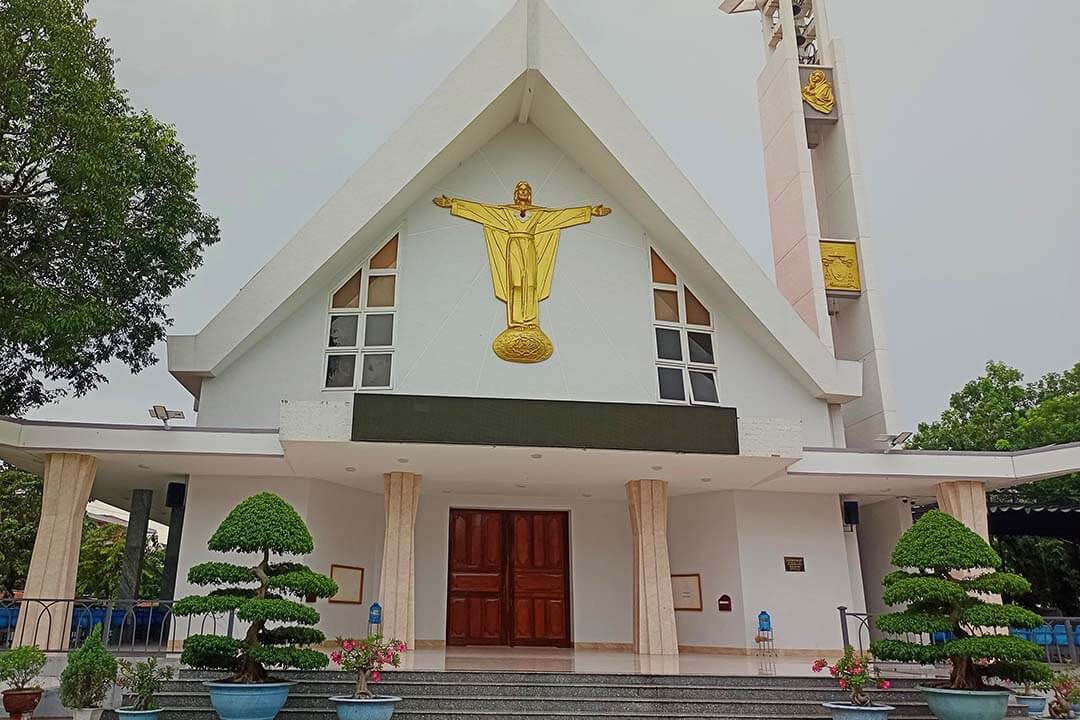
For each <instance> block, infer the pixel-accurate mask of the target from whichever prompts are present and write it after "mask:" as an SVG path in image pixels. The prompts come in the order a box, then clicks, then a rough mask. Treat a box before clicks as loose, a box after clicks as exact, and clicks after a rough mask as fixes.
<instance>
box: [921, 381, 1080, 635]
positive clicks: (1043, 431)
mask: <svg viewBox="0 0 1080 720" xmlns="http://www.w3.org/2000/svg"><path fill="white" fill-rule="evenodd" d="M1023 380H1024V378H1023V375H1022V374H1021V373H1020V371H1019V370H1017V369H1015V368H1012V367H1009V366H1008V365H1006V364H1004V363H1000V362H993V361H991V362H988V363H987V364H986V374H985V375H982V376H980V377H977V378H975V379H974V380H972V381H970V382H968V383H967V384H966V385H964V387H963V388H962V389H961V390H960V391H959V392H957V393H954V394H953V395H952V397H950V399H949V407H948V408H947V409H946V410H945V412H943V413H942V415H941V418H940V419H938V420H936V421H934V422H929V423H920V424H919V428H918V433H916V435H915V437H914V438H913V439H912V441H911V443H910V444H909V447H913V448H919V449H924V450H984V451H986V450H1025V449H1029V448H1034V447H1041V446H1043V445H1054V444H1058V443H1068V442H1077V441H1080V363H1078V364H1077V365H1075V366H1074V367H1072V368H1071V369H1069V370H1066V371H1065V372H1062V373H1048V374H1047V375H1044V376H1043V377H1041V378H1039V379H1038V380H1036V381H1034V382H1030V383H1025V382H1024V381H1023ZM989 500H990V502H991V503H993V502H998V503H1060V504H1077V503H1080V474H1072V475H1065V476H1061V477H1055V478H1047V479H1045V480H1040V481H1038V482H1034V483H1028V484H1025V485H1019V486H1017V487H1013V488H1007V489H1004V490H998V491H995V492H993V493H991V494H990V496H989ZM995 542H996V544H997V547H998V550H999V552H1000V553H1001V555H1002V556H1003V557H1004V558H1005V562H1006V563H1007V564H1008V565H1009V567H1011V568H1012V569H1015V570H1017V571H1018V572H1020V573H1021V574H1023V575H1024V576H1026V577H1028V578H1030V579H1031V580H1032V582H1033V584H1034V587H1033V589H1032V591H1031V592H1029V593H1026V594H1025V595H1024V596H1023V597H1022V598H1018V599H1020V600H1021V601H1022V602H1023V603H1024V604H1026V605H1028V606H1029V607H1036V608H1047V609H1048V608H1057V609H1060V610H1061V611H1063V612H1065V613H1070V614H1075V613H1080V547H1077V545H1076V544H1075V543H1071V542H1067V541H1064V540H1060V539H1057V538H1042V537H1015V536H1007V537H998V538H995Z"/></svg>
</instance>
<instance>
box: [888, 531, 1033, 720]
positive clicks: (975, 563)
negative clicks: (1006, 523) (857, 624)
mask: <svg viewBox="0 0 1080 720" xmlns="http://www.w3.org/2000/svg"><path fill="white" fill-rule="evenodd" d="M892 563H893V565H895V566H897V567H899V568H907V569H906V570H897V571H895V572H891V573H889V574H888V575H886V576H885V578H884V580H883V583H884V585H885V593H884V596H883V599H884V600H885V603H886V604H887V605H906V606H907V607H906V609H905V610H903V611H901V612H894V613H888V614H885V615H881V616H879V617H878V618H877V620H876V625H877V629H878V630H880V631H881V632H883V633H885V634H888V635H901V636H905V635H907V636H908V637H910V635H916V636H918V635H926V634H931V633H937V632H951V633H952V637H951V638H950V639H948V640H946V641H944V642H942V643H938V644H931V645H924V644H920V643H918V642H913V641H911V640H908V639H890V638H886V639H881V640H876V641H874V642H873V643H871V645H870V651H871V652H872V653H873V654H874V657H875V658H877V659H878V660H895V661H899V662H919V663H922V664H926V665H929V664H934V663H937V662H942V661H948V663H949V665H950V666H951V667H950V673H949V680H948V682H947V683H945V684H944V685H943V686H941V687H921V688H919V689H920V690H921V691H922V693H923V695H924V697H925V698H926V702H927V704H928V705H929V706H930V710H931V712H933V713H934V715H935V716H937V717H938V718H941V720H960V719H963V720H983V719H985V720H1001V718H1003V717H1004V716H1005V709H1006V706H1007V705H1008V702H1009V691H1008V690H1007V689H1006V688H1004V687H999V686H995V685H992V684H988V683H987V680H988V679H991V678H998V679H1000V680H1011V681H1013V682H1022V683H1023V682H1045V681H1047V680H1049V679H1050V668H1049V666H1047V665H1046V663H1044V662H1042V657H1043V651H1042V649H1041V648H1040V647H1039V646H1038V645H1036V644H1035V643H1033V642H1030V641H1028V640H1024V639H1023V638H1018V637H1014V636H1012V635H1004V634H1000V632H1001V630H1000V629H1001V628H1009V627H1014V628H1034V627H1039V626H1040V625H1042V624H1043V619H1042V618H1041V617H1039V616H1038V615H1037V614H1035V613H1033V612H1031V611H1030V610H1025V609H1024V608H1022V607H1019V606H1017V605H1011V604H999V603H997V602H991V601H990V600H989V599H987V597H986V596H987V595H1001V594H1007V595H1019V594H1021V593H1025V592H1027V591H1028V590H1030V588H1031V585H1030V584H1029V583H1028V581H1027V580H1025V579H1024V578H1022V577H1020V576H1019V575H1013V574H1011V573H1005V572H1000V571H999V570H998V569H999V568H1000V567H1001V557H1000V556H999V555H998V554H997V553H996V552H995V551H994V549H993V548H991V547H990V545H989V543H987V542H986V541H985V540H983V539H982V538H981V537H979V536H978V535H977V534H975V532H973V531H972V530H970V529H969V528H968V527H966V526H965V525H964V524H963V523H961V522H960V521H959V520H957V519H955V518H953V517H951V516H949V515H946V514H945V513H943V512H940V511H938V510H931V511H929V512H927V513H926V514H925V515H923V516H922V517H921V518H919V520H918V522H916V523H915V524H914V525H913V526H912V527H911V528H910V529H909V530H908V531H907V532H905V533H904V534H903V536H902V537H901V538H900V540H899V542H897V543H896V548H895V549H894V550H893V554H892Z"/></svg>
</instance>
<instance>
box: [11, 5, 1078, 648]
mask: <svg viewBox="0 0 1080 720" xmlns="http://www.w3.org/2000/svg"><path fill="white" fill-rule="evenodd" d="M823 4H824V2H823V0H814V2H813V3H811V2H809V0H806V1H804V2H803V4H802V10H801V11H800V13H799V15H797V16H795V15H793V14H792V4H791V3H784V2H781V3H777V2H771V3H767V2H763V1H762V0H757V1H755V0H728V2H726V3H724V5H723V9H724V10H726V11H727V12H730V13H732V14H733V15H734V17H733V18H732V19H731V20H730V21H731V22H736V21H739V22H755V19H756V20H757V21H760V22H761V27H762V32H763V41H764V45H765V50H766V52H765V55H766V58H765V64H764V68H763V70H762V71H761V74H760V78H759V81H758V88H759V103H760V115H761V139H762V144H763V157H764V165H765V177H766V181H767V182H766V188H765V190H766V192H767V194H768V207H769V213H770V219H771V228H772V243H773V250H774V258H775V275H774V276H775V282H774V280H773V279H772V278H771V277H770V276H769V275H768V274H766V273H765V272H763V271H762V269H761V268H760V267H759V266H758V265H757V264H756V263H755V261H754V260H753V259H752V258H751V256H750V255H749V254H748V252H747V250H746V249H745V248H744V246H743V245H742V244H741V243H740V241H739V239H738V238H736V237H734V236H733V235H732V233H731V232H730V231H729V230H728V228H727V227H726V226H725V225H724V222H723V220H722V218H720V217H718V216H717V214H716V213H715V212H714V210H713V209H712V208H711V207H710V206H709V205H708V204H707V203H706V202H705V200H704V199H703V198H702V197H701V195H700V194H699V193H698V192H697V191H696V190H695V188H694V186H693V185H692V184H691V183H690V181H689V180H688V179H687V178H686V177H685V175H684V174H683V173H682V172H681V171H680V168H679V167H678V166H677V165H676V163H675V162H673V161H672V159H671V158H670V157H669V156H668V155H667V154H666V153H665V152H664V150H663V149H662V148H661V146H660V145H659V144H658V143H657V142H656V140H655V139H654V138H653V137H652V135H650V133H649V131H648V130H647V129H646V128H645V127H644V126H643V125H642V123H641V122H640V121H639V120H638V118H637V117H636V116H635V114H634V111H633V109H632V108H631V107H630V106H628V105H627V103H626V102H625V101H624V100H623V98H621V97H620V96H619V94H618V93H617V92H616V90H615V89H614V88H613V87H612V85H611V83H609V82H608V80H607V79H606V78H605V77H604V75H603V73H602V72H601V71H600V70H599V69H598V68H597V67H596V65H595V64H594V63H593V62H592V61H591V60H590V58H589V56H588V54H587V53H586V52H585V51H584V50H583V49H582V47H581V46H580V45H579V43H578V42H577V41H576V40H575V38H574V35H573V34H572V33H571V32H570V31H568V29H567V28H566V27H565V26H564V25H563V23H562V22H560V20H559V18H558V17H557V16H556V15H555V14H554V13H553V11H552V10H551V9H550V8H549V7H548V6H547V5H546V4H545V3H544V2H543V0H520V1H519V2H518V3H517V4H515V5H514V6H513V7H512V9H511V10H510V11H509V12H508V13H507V14H506V16H505V17H503V18H502V19H501V20H500V21H499V22H498V23H497V24H496V26H495V27H494V28H493V29H492V30H491V31H490V33H489V34H488V35H487V36H485V37H484V38H483V39H482V40H481V41H480V43H479V44H478V45H476V47H475V48H473V49H472V51H471V52H470V53H469V54H468V55H467V56H466V57H465V59H464V60H463V61H462V62H461V63H460V64H459V65H458V66H457V67H456V68H455V69H453V70H452V71H451V72H450V73H449V75H448V76H447V77H446V78H445V80H444V81H443V82H442V84H441V85H439V86H438V88H437V89H436V90H435V91H434V92H433V93H432V94H431V95H430V96H429V97H428V98H427V99H426V100H425V101H424V102H423V103H422V104H421V105H420V106H419V107H418V108H417V109H416V111H415V112H414V113H413V114H412V116H411V117H409V118H408V120H406V121H405V123H404V124H403V125H402V126H401V127H400V128H398V129H397V130H396V131H395V132H394V133H393V134H392V135H391V136H390V137H388V138H387V139H386V141H385V143H384V144H383V145H382V146H381V147H380V148H379V149H378V150H377V151H376V152H375V153H374V154H373V155H372V156H371V158H370V159H369V160H368V161H367V162H365V163H364V165H363V166H362V167H361V168H360V169H359V170H358V171H357V172H356V174H355V175H354V176H353V177H352V178H351V179H350V180H349V181H348V182H347V183H346V184H345V185H344V186H343V187H342V188H341V189H340V190H338V191H337V193H336V194H334V195H333V196H332V197H331V198H329V199H328V200H327V202H326V203H325V204H324V205H323V206H322V208H321V209H320V210H319V211H318V212H317V213H316V214H315V215H314V217H312V218H311V219H310V220H309V221H308V222H307V223H306V224H305V225H304V226H303V227H302V228H301V229H300V230H299V232H297V233H296V235H295V236H294V237H293V238H292V239H291V240H290V241H289V242H288V243H287V244H286V245H285V246H284V247H283V249H282V250H281V251H280V252H279V253H278V254H277V255H276V256H274V257H273V258H272V259H271V260H270V261H269V262H268V263H267V264H266V265H265V266H264V267H263V268H262V269H261V270H260V271H259V272H258V273H257V274H256V275H255V276H254V277H253V278H252V279H251V280H250V281H249V282H248V283H247V284H246V285H244V287H243V288H241V289H240V291H239V292H238V293H237V294H236V296H235V297H234V298H233V299H232V300H231V301H230V302H229V303H228V304H227V305H226V306H225V307H223V308H222V309H221V310H220V312H218V314H217V315H216V316H215V317H214V318H213V319H212V320H211V321H210V322H209V324H207V325H206V327H204V328H203V329H202V330H201V331H200V332H198V333H197V334H194V335H177V336H171V337H170V338H169V339H168V367H169V370H170V372H171V373H172V375H173V376H174V377H175V378H176V380H177V381H178V382H180V383H182V384H183V386H184V387H185V388H187V389H188V390H189V391H190V392H191V394H192V395H193V397H194V403H195V407H196V409H197V410H198V420H197V425H195V426H191V427H173V428H172V429H165V428H164V427H162V425H161V424H160V423H155V424H148V425H145V426H143V425H138V426H135V425H111V424H87V423H75V422H53V421H50V422H42V421H30V420H22V419H14V418H6V419H0V457H2V458H3V459H5V460H7V461H9V462H11V463H13V464H15V465H17V466H19V467H23V468H25V469H28V470H33V471H36V472H40V473H42V474H43V476H44V478H45V501H44V508H45V510H44V512H43V518H42V523H41V529H40V530H39V535H38V539H37V544H36V545H35V549H34V557H33V563H32V567H31V572H30V578H29V581H28V584H27V590H26V596H27V597H32V596H36V597H71V595H72V593H73V592H74V579H75V566H76V564H77V547H78V535H79V531H80V529H81V518H82V513H83V510H84V508H85V505H86V503H87V501H88V500H89V499H98V500H102V501H104V502H106V503H110V504H113V505H116V506H118V507H122V508H125V509H130V510H131V511H132V518H133V520H132V525H133V526H134V527H136V528H137V527H139V525H140V522H139V521H140V520H141V523H142V525H143V526H145V521H146V518H152V519H155V520H159V521H162V522H167V523H170V524H171V528H170V548H169V553H170V554H169V557H170V563H171V569H170V572H171V571H175V572H176V576H177V578H178V579H177V580H176V583H175V596H176V597H182V596H183V595H185V594H187V593H188V592H189V591H191V590H192V588H191V587H189V586H188V585H187V583H186V582H185V575H186V570H187V568H188V567H190V566H192V565H194V564H196V563H199V562H203V561H205V560H207V559H210V557H211V556H210V554H209V553H208V551H207V549H206V541H207V539H208V537H209V535H210V534H211V533H212V532H213V530H214V529H215V528H216V527H217V525H218V523H219V522H220V521H221V520H222V519H223V518H224V517H225V515H226V514H227V513H228V511H229V510H230V509H231V508H232V507H233V506H234V505H235V504H236V503H237V502H239V501H240V500H242V499H244V498H246V497H248V496H250V495H253V494H255V493H258V492H261V491H270V492H274V493H276V494H278V495H280V496H281V497H283V498H285V499H286V500H287V501H289V502H290V503H291V504H292V505H293V506H294V507H295V508H296V509H297V511H298V512H299V513H300V514H301V515H302V517H303V518H304V519H305V521H306V522H307V524H308V526H309V528H310V529H311V532H312V534H313V536H314V540H315V551H314V553H313V554H312V555H310V556H309V557H307V558H306V559H305V561H306V562H307V563H308V564H310V565H311V566H313V567H314V568H315V569H317V570H319V571H321V572H324V573H327V574H329V573H331V572H332V571H333V572H334V574H335V576H336V577H338V578H339V579H341V580H343V582H342V585H343V593H344V592H346V586H348V588H347V594H348V595H349V597H347V598H346V597H342V598H337V600H339V602H327V601H318V603H317V607H318V610H319V611H320V613H321V614H322V618H323V621H322V623H321V628H322V629H323V630H324V631H325V633H326V634H327V636H328V637H333V636H335V635H358V634H363V633H364V632H366V628H367V616H368V608H369V606H370V604H371V603H372V602H374V601H378V602H379V603H380V604H381V606H382V608H383V616H384V618H383V619H384V632H385V633H386V634H388V635H391V636H395V637H400V638H402V639H404V640H406V641H408V642H410V643H411V644H412V645H415V646H417V647H421V648H424V647H426V648H441V647H444V646H454V645H494V646H521V645H526V646H555V647H575V648H595V649H604V650H626V651H633V652H637V653H641V654H645V655H673V654H677V653H680V652H683V653H686V652H701V653H725V654H742V653H749V652H751V651H752V648H753V647H754V640H755V635H756V633H757V616H758V614H759V613H760V612H761V611H762V610H766V611H767V612H768V613H769V614H770V616H771V618H772V622H773V626H774V628H775V644H776V647H777V649H778V650H779V652H781V653H799V652H809V651H813V652H821V651H830V650H835V649H837V648H839V647H840V646H841V634H840V626H839V622H838V620H837V608H838V607H839V606H845V607H847V608H850V609H852V610H856V611H866V610H869V611H871V612H874V611H877V610H880V609H881V603H880V590H879V585H880V579H881V577H882V575H883V574H884V573H885V572H887V571H888V569H889V561H888V558H889V554H890V552H891V549H892V546H893V544H894V543H895V541H896V539H897V538H898V537H899V535H900V533H901V532H903V530H905V529H906V528H907V527H908V526H909V525H910V523H911V502H912V500H916V501H934V500H935V499H936V501H937V502H939V503H940V506H941V507H942V509H943V510H945V511H947V512H949V513H951V514H953V515H954V516H956V517H958V518H960V519H961V520H962V521H963V522H965V523H967V524H968V525H969V526H970V527H972V528H974V529H976V530H977V531H979V532H981V533H982V534H983V535H984V536H986V535H987V519H986V500H985V492H986V490H988V489H995V488H1001V487H1007V486H1010V485H1015V484H1018V483H1024V482H1030V481H1032V480H1037V479H1040V478H1044V477H1051V476H1054V475H1060V474H1064V473H1066V472H1070V471H1075V470H1077V469H1080V446H1056V447H1052V448H1043V449H1040V450H1036V451H1029V452H1024V453H950V452H925V451H905V450H903V449H902V447H895V448H894V447H893V444H894V442H895V440H896V436H897V434H898V433H900V431H902V430H905V428H901V427H898V426H897V421H896V417H897V415H896V405H897V398H896V397H895V395H894V392H893V389H892V385H891V381H890V374H891V368H890V361H889V341H888V337H887V335H886V328H885V317H884V316H885V310H886V306H887V303H886V300H885V299H884V298H883V297H882V295H881V292H880V284H879V283H880V275H879V268H878V267H877V265H878V262H877V261H878V257H877V252H876V249H875V244H874V235H873V231H872V229H870V228H869V227H868V225H867V218H866V214H865V205H864V187H863V182H862V180H863V176H862V171H861V169H860V167H859V165H858V160H857V158H858V152H857V150H856V147H855V129H854V126H853V125H854V117H855V115H854V112H853V106H854V104H855V101H854V99H853V97H852V90H851V88H850V87H849V85H848V80H847V67H846V62H847V61H846V59H845V56H844V54H843V52H842V47H841V45H840V44H839V43H838V42H837V41H836V40H834V39H832V38H830V37H829V35H828V29H827V25H826V22H825V16H824V12H823V11H824V8H823V7H822V5H823ZM744 12H745V13H746V14H741V13H744ZM797 37H798V38H801V39H803V40H804V41H805V42H804V43H803V45H802V46H801V47H800V45H799V43H798V42H797V40H796V38H797ZM282 171H283V172H285V171H286V170H285V169H284V168H283V169H282ZM522 181H524V183H527V184H528V187H526V186H525V185H523V184H521V183H522ZM433 200H434V201H433ZM226 241H227V239H226ZM147 400H148V401H150V400H152V398H147ZM147 404H149V402H148V403H147ZM170 486H171V487H172V488H173V489H172V490H171V491H169V490H167V488H169V487H170ZM177 488H179V489H177ZM856 508H857V509H858V512H857V511H856ZM170 516H171V518H172V520H171V521H170ZM73 549H75V552H74V553H73ZM359 569H362V572H360V570H359ZM346 578H347V580H346ZM361 578H362V584H361V583H360V582H359V581H360V579H361ZM358 584H359V585H361V586H360V587H357V585H358Z"/></svg>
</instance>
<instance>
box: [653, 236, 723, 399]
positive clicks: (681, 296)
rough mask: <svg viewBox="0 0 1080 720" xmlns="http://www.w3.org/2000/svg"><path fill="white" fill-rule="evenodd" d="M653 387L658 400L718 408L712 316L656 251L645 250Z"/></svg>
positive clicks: (718, 391)
mask: <svg viewBox="0 0 1080 720" xmlns="http://www.w3.org/2000/svg"><path fill="white" fill-rule="evenodd" d="M649 263H650V271H651V273H652V300H653V331H654V334H655V336H656V388H657V396H658V397H659V398H660V401H661V402H673V403H691V404H694V405H719V404H720V390H719V387H718V386H717V382H716V348H715V346H714V343H713V337H714V336H713V323H712V313H711V312H710V311H709V309H708V308H707V307H706V306H705V303H703V302H702V301H701V300H700V299H699V298H698V297H697V295H695V294H694V293H693V292H692V291H691V290H690V288H688V287H686V285H685V284H683V283H682V282H681V281H680V279H679V277H678V275H677V274H676V273H675V271H674V270H672V268H671V265H669V264H668V263H667V262H666V261H664V259H663V258H662V257H660V254H659V253H657V252H656V250H650V251H649Z"/></svg>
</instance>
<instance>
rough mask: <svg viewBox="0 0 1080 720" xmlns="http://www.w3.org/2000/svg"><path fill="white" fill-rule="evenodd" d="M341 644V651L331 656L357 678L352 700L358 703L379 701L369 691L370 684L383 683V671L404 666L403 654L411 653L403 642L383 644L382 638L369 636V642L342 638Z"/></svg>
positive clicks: (392, 641) (385, 641) (339, 640)
mask: <svg viewBox="0 0 1080 720" xmlns="http://www.w3.org/2000/svg"><path fill="white" fill-rule="evenodd" d="M338 643H339V644H340V645H341V649H340V650H335V651H334V652H332V653H330V659H331V660H333V661H334V662H335V663H337V664H338V665H340V666H341V669H342V670H345V671H346V672H351V673H355V674H356V690H355V691H354V692H353V695H352V696H353V698H355V699H357V700H360V699H363V698H371V697H375V694H374V693H372V692H371V691H370V690H368V681H371V682H379V681H381V680H382V670H383V668H384V667H385V666H387V665H390V666H391V667H398V666H399V665H401V653H403V652H405V651H406V650H408V649H409V647H408V645H406V644H405V643H403V642H402V641H400V640H389V641H387V640H383V636H382V635H369V636H368V637H367V639H366V640H349V639H346V640H342V639H340V638H339V639H338Z"/></svg>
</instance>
